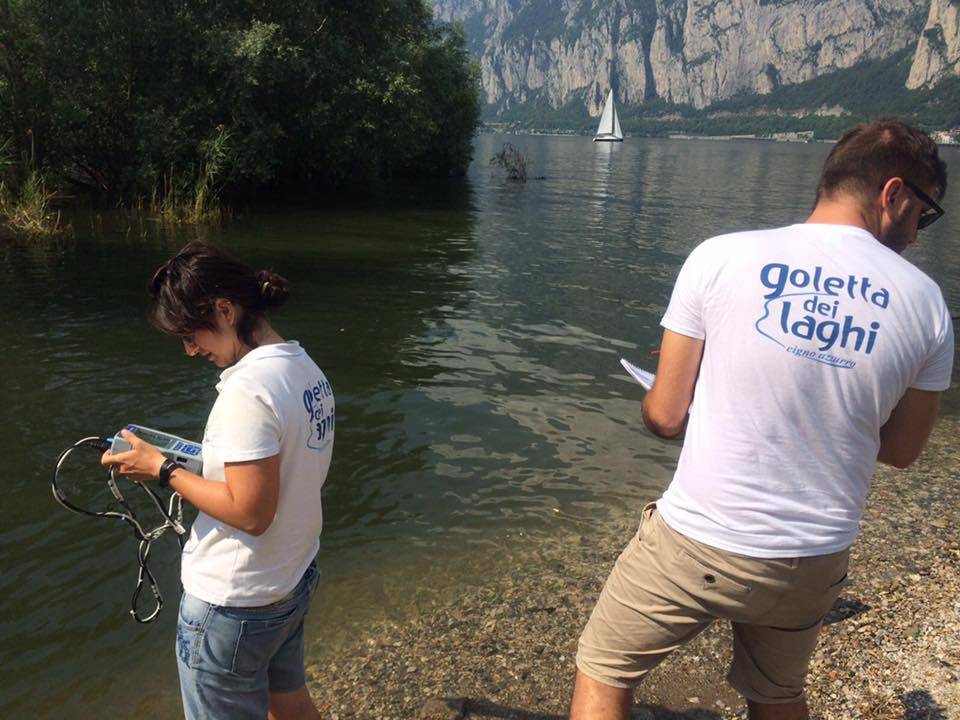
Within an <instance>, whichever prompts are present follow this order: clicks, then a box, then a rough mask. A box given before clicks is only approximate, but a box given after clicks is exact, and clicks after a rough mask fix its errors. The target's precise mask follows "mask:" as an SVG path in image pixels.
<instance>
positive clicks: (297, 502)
mask: <svg viewBox="0 0 960 720" xmlns="http://www.w3.org/2000/svg"><path fill="white" fill-rule="evenodd" d="M149 290H150V294H151V296H152V298H153V303H152V307H151V310H150V320H151V322H152V324H153V325H154V326H155V327H157V328H158V329H159V330H161V331H162V332H164V333H167V334H169V335H174V336H178V337H180V338H181V339H182V341H183V347H184V350H185V351H186V353H187V355H189V356H191V357H197V356H199V357H203V358H205V359H207V360H208V361H210V362H212V363H214V364H215V365H216V366H217V367H219V368H224V370H223V372H222V373H221V374H220V382H219V383H218V384H217V392H218V397H217V400H216V402H215V403H214V405H213V409H212V410H211V411H210V416H209V418H208V419H207V426H206V429H205V430H204V434H203V477H200V476H198V475H194V474H192V473H190V472H188V471H187V470H185V469H184V468H182V467H180V466H178V465H177V464H176V463H174V462H173V461H170V460H167V459H166V458H165V457H164V456H163V455H161V454H160V451H159V450H157V449H156V448H155V447H154V446H152V445H150V444H149V443H146V442H144V441H142V440H140V439H138V438H137V437H136V436H134V435H132V434H130V433H125V434H124V437H125V438H126V439H127V441H129V442H130V443H131V444H132V446H133V449H132V450H130V451H128V452H123V453H118V454H116V455H111V454H110V453H109V452H107V453H105V454H104V456H103V459H102V463H103V464H104V465H115V466H117V467H118V469H119V471H120V473H122V474H123V475H126V476H129V477H132V478H134V479H136V480H140V481H148V480H149V479H155V480H157V481H158V482H159V483H160V484H161V485H166V484H169V486H170V488H171V489H173V490H175V491H177V492H178V493H180V494H181V495H182V496H183V497H184V498H185V499H186V500H187V501H188V502H190V503H192V504H193V505H195V506H196V507H197V509H198V510H199V511H200V512H199V514H198V516H197V519H196V521H195V522H194V524H193V528H192V530H191V533H190V539H189V541H188V542H187V544H186V546H185V547H184V550H183V562H182V570H181V578H182V581H183V589H184V592H183V598H182V600H181V602H180V615H179V619H178V624H177V661H178V668H179V671H180V687H181V693H182V696H183V705H184V711H185V714H186V717H187V718H191V719H192V718H230V719H231V720H233V719H237V718H240V719H246V718H251V719H253V718H257V719H258V720H261V719H262V718H266V717H267V715H268V711H269V715H270V717H272V718H277V719H278V720H279V719H281V718H311V717H316V718H318V717H319V713H317V710H316V708H315V707H314V706H313V703H312V701H311V699H310V695H309V693H308V692H307V689H306V686H305V676H304V663H303V619H304V616H305V615H306V612H307V607H308V605H309V602H310V596H311V594H312V593H313V591H314V589H315V587H316V584H317V578H318V575H317V567H316V561H315V556H316V553H317V550H318V547H319V539H318V538H319V535H320V530H321V526H322V522H323V515H322V511H321V503H320V489H321V487H322V485H323V482H324V480H325V478H326V475H327V470H328V468H329V466H330V458H331V453H332V449H333V426H334V400H333V393H332V391H331V389H330V384H329V383H328V382H327V379H326V377H325V376H324V374H323V372H321V370H320V368H318V367H317V365H316V364H315V363H314V362H313V361H312V360H311V359H310V357H309V356H308V355H307V354H306V352H304V350H303V348H301V347H300V345H299V344H297V343H296V342H294V341H290V342H285V341H284V339H283V338H281V337H280V336H279V335H278V334H277V333H276V331H274V329H273V328H272V327H271V325H270V322H269V320H268V319H267V316H266V311H267V310H268V309H270V308H273V307H277V306H279V305H281V304H283V302H284V301H285V300H286V298H287V294H288V290H287V282H286V280H284V279H283V278H281V277H280V276H279V275H275V274H273V273H271V272H265V271H261V272H259V273H254V272H253V271H252V270H251V269H250V268H249V267H247V266H246V265H244V264H243V263H241V262H239V261H237V260H235V259H234V258H232V257H230V256H228V255H227V254H226V253H224V252H222V251H220V250H217V249H215V248H213V247H210V246H207V245H203V244H201V243H191V244H190V245H187V246H186V247H185V248H184V249H183V250H181V251H180V252H179V253H177V255H176V256H175V257H173V258H172V259H171V260H169V261H168V262H167V263H165V264H164V265H162V266H161V267H160V268H159V269H158V270H157V272H156V274H155V275H154V276H153V280H151V282H150V285H149Z"/></svg>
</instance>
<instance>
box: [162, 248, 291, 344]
mask: <svg viewBox="0 0 960 720" xmlns="http://www.w3.org/2000/svg"><path fill="white" fill-rule="evenodd" d="M147 290H148V291H149V293H150V296H151V297H152V298H153V303H152V304H151V307H150V313H149V318H150V323H151V324H152V325H153V326H154V327H155V328H157V329H158V330H160V331H161V332H164V333H167V334H168V335H189V334H190V333H192V332H194V331H195V330H200V329H207V330H216V327H217V325H216V322H215V321H214V314H213V310H214V303H215V301H216V300H217V298H225V299H227V300H229V301H231V302H232V303H233V304H234V305H237V306H239V307H240V308H242V312H241V313H240V322H239V324H238V325H237V335H238V336H239V337H240V339H241V340H242V341H243V342H244V343H246V344H247V345H249V346H250V347H256V343H255V342H254V340H253V328H254V327H256V324H257V321H258V320H260V318H262V317H264V315H265V314H266V311H267V310H269V309H270V308H275V307H279V306H280V305H283V303H284V302H286V299H287V296H288V295H289V294H290V291H289V288H288V284H287V281H286V280H285V279H284V278H282V277H281V276H279V275H277V274H276V273H274V272H272V271H270V270H260V271H259V272H254V271H253V270H252V269H250V268H249V267H248V266H247V265H245V264H243V263H242V262H240V261H239V260H237V259H236V258H234V257H232V256H231V255H229V254H227V253H226V252H224V251H223V250H220V249H218V248H215V247H212V246H210V245H205V244H203V243H201V242H192V243H190V244H189V245H187V246H186V247H184V248H183V249H182V250H181V251H180V252H178V253H177V254H176V255H174V256H173V257H172V258H170V259H169V260H167V262H165V263H164V264H163V265H161V266H160V267H159V268H158V269H157V271H156V272H155V273H154V274H153V278H152V279H151V280H150V283H149V284H148V285H147Z"/></svg>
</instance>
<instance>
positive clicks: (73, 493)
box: [51, 425, 203, 623]
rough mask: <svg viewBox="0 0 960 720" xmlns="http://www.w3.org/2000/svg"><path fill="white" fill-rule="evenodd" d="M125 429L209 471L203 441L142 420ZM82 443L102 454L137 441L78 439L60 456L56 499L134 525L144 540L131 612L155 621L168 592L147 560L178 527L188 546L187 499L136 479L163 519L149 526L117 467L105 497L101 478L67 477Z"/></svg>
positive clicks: (176, 459)
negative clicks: (148, 604) (143, 598)
mask: <svg viewBox="0 0 960 720" xmlns="http://www.w3.org/2000/svg"><path fill="white" fill-rule="evenodd" d="M124 429H125V430H129V431H130V432H132V433H133V434H134V435H136V436H137V437H139V438H141V439H143V440H145V441H146V442H148V443H150V444H151V445H153V446H155V447H156V448H157V449H158V450H159V451H160V452H161V453H162V454H163V455H164V457H167V458H169V459H170V460H173V461H174V462H177V463H179V464H180V465H182V466H183V467H184V468H185V469H186V470H188V471H189V472H192V473H194V474H196V475H202V474H203V447H202V446H201V445H200V444H198V443H195V442H192V441H190V440H184V439H183V438H181V437H177V436H176V435H170V434H169V433H165V432H161V431H160V430H153V429H152V428H148V427H143V426H142V425H127V426H126V427H125V428H124ZM82 447H86V448H89V449H91V450H94V451H95V452H96V453H98V454H99V453H102V452H103V451H104V450H110V452H111V453H122V452H126V451H128V450H132V449H133V446H132V445H131V444H130V443H129V442H127V441H126V440H124V439H123V437H121V436H120V433H119V432H118V433H117V434H116V435H114V436H113V437H86V438H83V439H82V440H78V441H77V442H75V443H73V445H71V446H70V447H68V448H67V449H66V450H64V451H63V452H62V453H60V455H59V457H58V458H57V464H56V468H55V469H54V471H53V481H52V484H51V489H52V490H53V497H54V499H55V500H56V501H57V502H58V503H60V505H62V506H63V507H64V508H66V509H67V510H69V511H70V512H72V513H77V514H78V515H86V516H88V517H102V518H112V519H115V520H121V521H123V522H125V523H126V524H127V525H129V526H130V528H131V529H132V530H133V534H134V537H136V539H137V540H138V541H139V545H138V547H137V564H138V565H139V572H138V573H137V586H136V589H135V590H134V591H133V596H132V597H131V598H130V614H131V615H132V616H133V619H134V620H136V621H137V622H139V623H149V622H153V621H154V620H155V619H156V618H157V615H158V614H159V613H160V608H161V607H162V606H163V595H162V594H161V592H160V585H159V583H158V582H157V578H156V577H155V576H154V574H153V573H152V572H151V571H150V568H149V566H148V564H147V561H148V558H149V555H150V546H151V544H152V543H153V542H154V541H155V540H157V539H158V538H160V536H162V535H163V534H164V533H165V532H166V531H167V530H173V532H174V533H175V534H176V538H177V542H178V543H179V545H180V548H181V550H182V549H183V546H184V542H185V536H186V534H187V529H186V528H185V527H184V525H183V502H182V498H181V497H180V495H179V494H178V493H175V492H172V493H170V496H169V499H168V501H167V502H166V503H164V501H163V499H162V498H161V496H160V495H159V494H158V493H157V491H156V490H154V489H153V488H151V487H150V484H149V483H143V482H134V483H133V485H134V486H136V487H138V488H140V490H142V491H143V492H144V493H145V494H146V495H147V497H148V498H149V500H150V501H151V502H152V504H153V506H154V508H155V509H156V511H157V512H158V513H159V514H160V516H161V518H162V520H163V521H162V522H161V523H160V524H159V525H157V526H156V527H153V528H151V527H149V526H145V525H143V524H142V523H141V521H140V519H139V518H138V517H137V514H136V513H135V512H134V508H133V506H132V505H131V504H130V503H128V502H127V499H126V498H125V497H124V494H123V492H122V491H121V489H120V484H119V483H118V482H117V481H118V479H119V477H120V476H119V475H117V472H116V466H111V467H110V469H109V471H108V474H107V480H106V488H107V489H108V490H109V495H106V496H105V497H104V494H103V493H98V486H99V487H100V488H102V487H103V486H102V485H100V483H98V482H89V481H85V480H84V479H83V478H84V476H83V475H80V476H77V475H76V474H74V479H73V480H71V479H70V478H69V476H68V477H66V478H64V477H61V474H60V473H61V470H62V469H63V466H64V464H65V462H66V460H67V458H68V457H69V456H70V455H71V454H72V453H73V452H74V451H75V450H77V449H79V448H82ZM98 468H99V465H98ZM87 475H89V473H88V474H87ZM110 498H112V500H111V499H110ZM105 501H106V502H105ZM144 587H149V588H150V591H151V592H152V593H153V597H154V600H155V606H154V608H153V610H152V611H150V612H149V613H146V612H141V610H140V593H141V591H142V590H143V588H144Z"/></svg>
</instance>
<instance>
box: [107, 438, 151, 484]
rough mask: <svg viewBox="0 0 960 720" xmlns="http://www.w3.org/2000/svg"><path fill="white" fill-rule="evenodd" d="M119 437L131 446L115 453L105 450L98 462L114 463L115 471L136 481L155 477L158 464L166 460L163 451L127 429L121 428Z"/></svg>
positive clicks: (144, 480)
mask: <svg viewBox="0 0 960 720" xmlns="http://www.w3.org/2000/svg"><path fill="white" fill-rule="evenodd" d="M120 437H122V438H123V439H124V440H126V441H127V442H128V443H130V444H131V445H132V446H133V448H132V449H131V450H127V451H126V452H122V453H117V454H116V455H113V454H111V452H110V451H109V450H107V451H106V452H105V453H104V454H103V455H102V456H101V457H100V464H101V465H105V466H107V467H110V466H111V465H114V466H116V468H117V472H119V473H120V474H121V475H123V476H124V477H128V478H130V479H131V480H134V481H136V482H146V481H147V480H152V479H154V478H156V477H157V476H158V475H159V474H160V466H161V465H163V461H164V460H166V458H165V457H164V456H163V453H161V452H160V451H159V450H158V449H157V448H156V447H154V446H153V445H151V444H150V443H148V442H147V441H146V440H142V439H140V438H138V437H137V436H136V435H134V434H133V433H132V432H130V431H129V430H121V431H120Z"/></svg>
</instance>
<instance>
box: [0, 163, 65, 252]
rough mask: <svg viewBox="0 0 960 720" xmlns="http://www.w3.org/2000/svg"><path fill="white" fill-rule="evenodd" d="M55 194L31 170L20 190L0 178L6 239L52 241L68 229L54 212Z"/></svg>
mask: <svg viewBox="0 0 960 720" xmlns="http://www.w3.org/2000/svg"><path fill="white" fill-rule="evenodd" d="M55 199H56V193H55V192H53V191H52V190H49V189H48V188H47V181H46V179H45V178H44V177H43V175H42V174H41V173H39V172H38V171H36V170H32V171H31V172H30V173H29V174H28V175H27V177H26V179H25V180H24V181H23V182H22V183H20V185H19V187H17V186H14V185H13V184H12V183H11V182H8V181H6V180H4V179H2V178H0V225H2V226H3V227H4V229H6V231H7V233H6V234H9V235H13V236H26V237H31V238H33V237H36V238H43V237H54V236H57V235H62V234H63V233H64V232H66V230H67V229H68V226H65V225H64V224H63V223H62V222H61V219H60V211H59V210H54V209H53V201H54V200H55Z"/></svg>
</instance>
